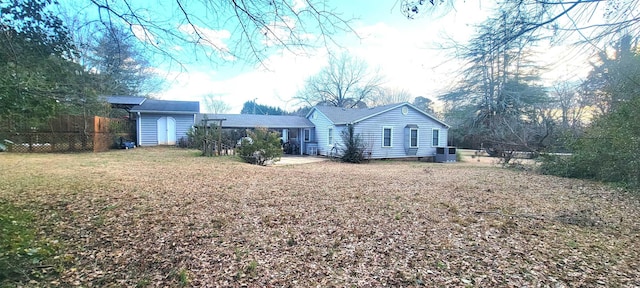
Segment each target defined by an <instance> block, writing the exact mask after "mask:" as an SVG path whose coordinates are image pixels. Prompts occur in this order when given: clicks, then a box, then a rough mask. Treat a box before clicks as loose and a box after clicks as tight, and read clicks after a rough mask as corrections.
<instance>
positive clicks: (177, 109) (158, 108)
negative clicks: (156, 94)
mask: <svg viewBox="0 0 640 288" xmlns="http://www.w3.org/2000/svg"><path fill="white" fill-rule="evenodd" d="M131 112H145V113H153V112H162V113H175V114H194V113H198V112H200V102H198V101H175V100H154V99H147V100H146V101H144V102H142V104H141V105H139V106H136V107H134V108H133V109H131Z"/></svg>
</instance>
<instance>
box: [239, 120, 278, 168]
mask: <svg viewBox="0 0 640 288" xmlns="http://www.w3.org/2000/svg"><path fill="white" fill-rule="evenodd" d="M247 135H248V136H249V138H250V139H251V140H252V141H251V142H250V141H248V140H247V139H242V143H241V145H240V147H239V148H238V151H237V152H238V155H240V157H241V158H242V159H243V160H244V161H246V162H247V163H251V164H258V165H265V164H266V163H267V161H277V160H278V159H280V157H281V156H282V145H281V144H280V136H279V134H278V133H277V132H269V130H267V128H264V127H257V128H256V129H254V130H253V131H249V132H247Z"/></svg>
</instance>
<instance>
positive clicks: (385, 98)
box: [369, 87, 413, 106]
mask: <svg viewBox="0 0 640 288" xmlns="http://www.w3.org/2000/svg"><path fill="white" fill-rule="evenodd" d="M411 98H413V97H411V93H409V91H407V90H405V89H403V88H398V87H394V88H387V87H384V88H381V89H380V93H378V94H377V95H374V96H373V97H371V99H370V100H369V106H380V105H387V104H394V103H401V102H409V101H410V100H411Z"/></svg>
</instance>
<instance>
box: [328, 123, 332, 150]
mask: <svg viewBox="0 0 640 288" xmlns="http://www.w3.org/2000/svg"><path fill="white" fill-rule="evenodd" d="M328 139H329V145H330V146H333V128H332V127H329V138H328Z"/></svg>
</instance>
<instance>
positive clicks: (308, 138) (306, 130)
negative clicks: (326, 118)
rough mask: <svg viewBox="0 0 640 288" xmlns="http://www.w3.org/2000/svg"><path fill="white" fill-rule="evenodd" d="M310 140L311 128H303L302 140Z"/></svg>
mask: <svg viewBox="0 0 640 288" xmlns="http://www.w3.org/2000/svg"><path fill="white" fill-rule="evenodd" d="M309 141H311V130H309V129H304V142H309Z"/></svg>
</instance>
